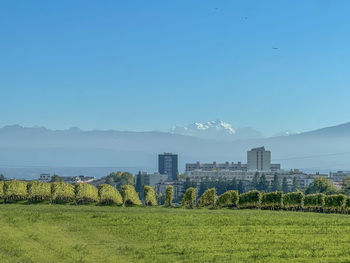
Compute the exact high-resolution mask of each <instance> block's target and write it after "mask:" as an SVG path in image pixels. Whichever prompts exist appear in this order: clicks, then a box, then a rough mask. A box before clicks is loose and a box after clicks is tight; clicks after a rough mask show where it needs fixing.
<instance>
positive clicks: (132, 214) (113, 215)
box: [0, 204, 350, 262]
mask: <svg viewBox="0 0 350 263" xmlns="http://www.w3.org/2000/svg"><path fill="white" fill-rule="evenodd" d="M0 262H350V216H349V215H340V214H318V213H304V212H286V211H266V210H264V211H262V210H229V209H221V210H209V209H194V210H190V209H167V208H161V207H158V208H157V207H154V208H153V207H152V208H142V207H128V208H122V207H98V206H70V205H17V204H10V205H0Z"/></svg>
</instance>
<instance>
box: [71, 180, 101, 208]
mask: <svg viewBox="0 0 350 263" xmlns="http://www.w3.org/2000/svg"><path fill="white" fill-rule="evenodd" d="M75 200H76V202H77V203H78V204H86V203H96V202H98V190H97V188H96V187H95V186H93V185H91V184H84V183H80V184H76V185H75Z"/></svg>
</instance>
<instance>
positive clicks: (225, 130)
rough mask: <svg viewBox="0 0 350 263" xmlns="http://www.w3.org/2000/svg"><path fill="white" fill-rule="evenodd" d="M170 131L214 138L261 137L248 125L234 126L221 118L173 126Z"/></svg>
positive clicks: (238, 138) (260, 134)
mask: <svg viewBox="0 0 350 263" xmlns="http://www.w3.org/2000/svg"><path fill="white" fill-rule="evenodd" d="M170 132H171V133H174V134H180V135H186V136H195V137H199V138H205V139H215V140H240V139H255V138H262V137H263V135H262V133H260V132H259V131H256V130H254V129H253V128H250V127H244V128H234V127H233V126H232V125H231V124H229V123H227V122H224V121H222V120H219V119H217V120H213V121H208V122H195V123H192V124H189V125H187V126H174V127H172V129H171V130H170Z"/></svg>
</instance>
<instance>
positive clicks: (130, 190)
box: [122, 185, 142, 206]
mask: <svg viewBox="0 0 350 263" xmlns="http://www.w3.org/2000/svg"><path fill="white" fill-rule="evenodd" d="M122 197H123V205H124V206H126V205H142V202H141V200H140V198H139V196H138V194H137V193H136V191H135V188H134V187H133V186H132V185H123V186H122Z"/></svg>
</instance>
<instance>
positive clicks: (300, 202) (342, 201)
mask: <svg viewBox="0 0 350 263" xmlns="http://www.w3.org/2000/svg"><path fill="white" fill-rule="evenodd" d="M181 205H182V206H183V207H186V208H195V207H207V208H220V207H235V208H241V209H242V208H255V209H270V210H279V209H286V210H304V211H314V212H340V213H349V212H350V197H347V196H346V195H344V194H330V195H325V194H323V193H317V194H306V195H305V194H304V193H303V192H300V191H297V192H289V193H286V194H284V193H283V192H282V191H275V192H268V193H266V192H265V193H264V192H261V191H258V190H252V191H249V192H246V193H242V194H238V191H233V190H229V191H227V192H225V193H223V194H221V195H219V196H217V194H216V189H215V188H210V189H207V190H206V191H205V192H204V193H203V194H202V195H201V196H200V197H199V198H198V199H197V189H196V188H193V187H190V188H188V189H187V190H186V192H185V194H184V196H183V199H182V202H181Z"/></svg>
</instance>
